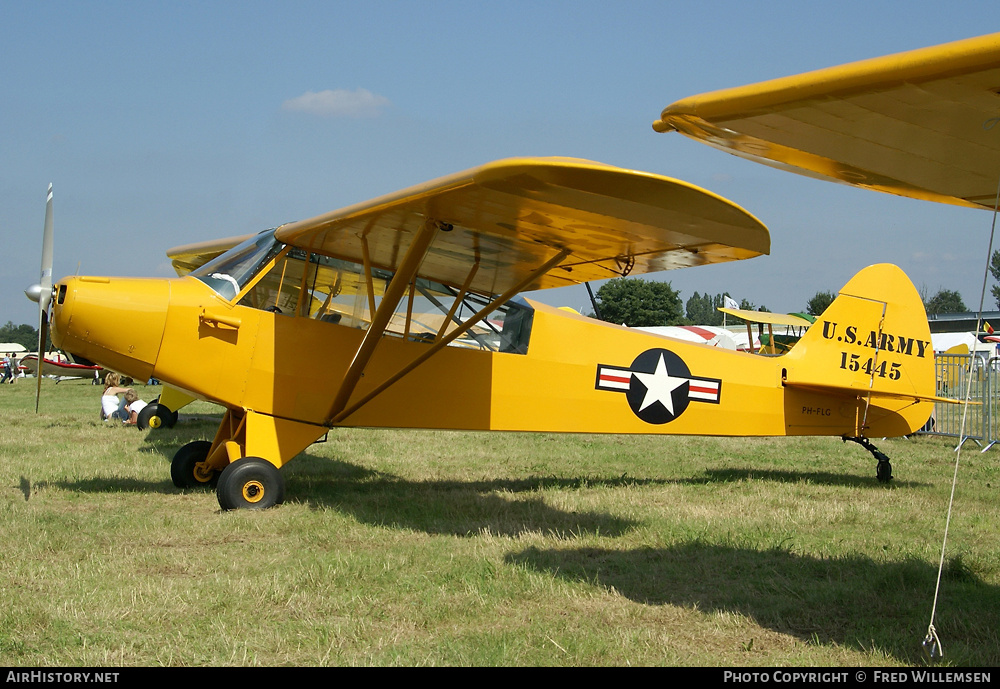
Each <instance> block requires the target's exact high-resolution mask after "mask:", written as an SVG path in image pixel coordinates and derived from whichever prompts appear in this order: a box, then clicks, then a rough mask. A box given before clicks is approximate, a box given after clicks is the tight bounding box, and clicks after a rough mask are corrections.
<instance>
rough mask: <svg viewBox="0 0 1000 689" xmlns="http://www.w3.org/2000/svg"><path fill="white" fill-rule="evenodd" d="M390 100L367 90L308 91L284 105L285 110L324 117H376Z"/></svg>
mask: <svg viewBox="0 0 1000 689" xmlns="http://www.w3.org/2000/svg"><path fill="white" fill-rule="evenodd" d="M386 105H389V99H388V98H384V97H382V96H377V95H375V94H374V93H372V92H371V91H368V90H367V89H355V90H354V91H347V90H344V89H336V90H332V91H331V90H326V91H319V92H315V91H306V92H305V93H303V94H302V95H301V96H299V97H298V98H292V99H290V100H286V101H285V102H284V103H282V105H281V107H282V109H283V110H292V111H295V112H305V113H309V114H311V115H320V116H322V117H375V116H376V115H378V114H379V111H380V110H381V108H383V107H384V106H386Z"/></svg>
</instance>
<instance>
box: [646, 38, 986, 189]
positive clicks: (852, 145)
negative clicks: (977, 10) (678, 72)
mask: <svg viewBox="0 0 1000 689" xmlns="http://www.w3.org/2000/svg"><path fill="white" fill-rule="evenodd" d="M998 122H1000V33H995V34H990V35H988V36H981V37H977V38H970V39H966V40H962V41H956V42H954V43H946V44H943V45H938V46H932V47H929V48H922V49H920V50H914V51H910V52H905V53H899V54H896V55H889V56H885V57H879V58H875V59H871V60H865V61H862V62H854V63H850V64H846V65H841V66H838V67H831V68H828V69H822V70H818V71H815V72H808V73H805V74H800V75H796V76H790V77H785V78H782V79H775V80H772V81H766V82H761V83H758V84H752V85H749V86H742V87H739V88H733V89H726V90H722V91H715V92H712V93H706V94H702V95H698V96H693V97H690V98H685V99H684V100H680V101H677V102H676V103H674V104H672V105H669V106H667V108H666V109H664V110H663V112H662V114H661V116H660V119H659V120H657V121H656V122H654V123H653V128H654V129H655V130H656V131H661V132H665V131H672V130H677V131H679V132H681V133H683V134H686V135H688V136H690V137H692V138H694V139H698V140H700V141H703V142H705V143H708V144H711V145H714V146H716V147H719V148H722V149H724V150H727V151H729V152H731V153H734V154H736V155H740V156H743V157H747V158H750V159H753V160H756V161H758V162H763V163H767V164H770V165H774V166H776V167H780V168H783V169H790V170H792V171H795V172H799V173H802V174H807V175H811V176H817V177H821V178H825V179H832V180H835V181H839V182H844V183H847V184H852V185H856V186H860V187H867V188H871V189H876V190H879V191H884V192H889V193H893V194H898V195H901V196H910V197H914V198H919V199H925V200H930V201H939V202H943V203H950V204H955V205H961V206H972V207H979V208H983V207H985V208H990V209H992V208H993V204H994V200H995V197H996V190H997V182H996V161H997V160H1000V126H998Z"/></svg>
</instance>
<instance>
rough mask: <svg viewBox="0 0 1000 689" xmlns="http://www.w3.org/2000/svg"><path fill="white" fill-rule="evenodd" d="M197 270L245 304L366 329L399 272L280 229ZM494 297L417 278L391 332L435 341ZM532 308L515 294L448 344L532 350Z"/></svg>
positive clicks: (395, 315) (390, 325)
mask: <svg viewBox="0 0 1000 689" xmlns="http://www.w3.org/2000/svg"><path fill="white" fill-rule="evenodd" d="M268 266H270V267H269V268H268ZM264 268H267V270H266V272H265V273H264V274H262V275H258V273H259V272H260V271H261V270H262V269H264ZM192 275H193V276H194V277H196V278H198V279H199V280H202V281H203V282H205V283H206V284H207V285H209V286H210V287H212V289H214V290H215V291H216V292H218V293H219V294H220V295H222V296H223V297H225V298H227V299H234V298H235V297H236V296H237V295H241V296H240V300H239V302H238V303H239V305H240V306H246V307H250V308H254V309H260V310H263V311H270V312H272V313H275V314H281V315H284V316H296V317H300V318H309V319H311V320H316V321H321V322H324V323H334V324H338V325H342V326H346V327H349V328H359V329H361V330H366V329H367V328H368V327H370V325H371V322H372V318H373V314H375V313H377V312H378V309H379V306H380V305H381V303H382V298H383V296H384V295H385V292H386V289H387V288H388V286H389V283H390V282H391V281H392V277H393V274H392V272H391V271H388V270H384V269H381V268H372V269H371V270H367V271H366V270H365V268H364V266H362V265H361V264H358V263H353V262H351V261H346V260H342V259H338V258H333V257H330V256H326V255H323V254H317V253H310V252H307V251H305V250H303V249H300V248H297V247H286V246H285V245H283V244H281V243H280V242H277V241H276V240H275V239H274V231H273V230H271V231H269V232H267V233H263V234H260V235H257V236H256V237H254V238H252V239H250V240H247V241H246V242H244V243H243V244H240V245H239V246H237V247H234V248H233V249H230V250H229V251H228V252H226V253H225V254H223V255H222V256H220V257H218V258H217V259H215V260H214V261H212V262H210V263H207V264H205V265H204V266H202V267H201V268H199V269H198V270H197V271H195V272H193V273H192ZM491 301H492V297H487V296H483V295H479V294H472V293H466V294H460V293H459V290H457V289H455V288H453V287H450V286H448V285H444V284H441V283H437V282H434V281H432V280H427V279H425V278H420V277H418V278H416V279H415V280H413V281H412V282H411V283H410V285H409V286H408V288H407V290H406V293H405V296H404V297H403V299H401V300H400V303H399V304H398V305H397V307H396V309H395V312H394V313H393V315H392V317H391V318H390V320H389V323H388V325H387V326H386V328H385V335H386V336H389V337H399V338H405V339H408V340H411V341H415V342H434V341H436V340H439V339H441V338H444V337H446V336H448V335H449V334H451V333H454V331H455V330H457V329H459V328H461V327H462V326H463V325H464V324H465V323H466V321H468V320H469V319H471V318H473V316H475V315H476V314H477V313H479V312H480V311H482V310H483V309H484V308H486V307H487V306H488V305H489V303H490V302H491ZM533 314H534V311H533V310H532V309H531V307H530V306H528V304H527V303H526V302H525V301H524V300H523V299H514V300H511V301H509V302H507V303H505V304H502V305H501V306H500V307H498V308H496V309H495V310H494V311H493V312H492V313H490V314H488V315H487V316H486V318H483V319H482V320H480V321H479V322H477V323H475V324H474V325H473V326H472V327H471V328H468V329H467V330H466V331H465V332H463V333H462V334H461V335H459V336H458V337H457V338H455V339H454V340H453V341H452V342H450V343H449V344H450V346H454V347H465V348H469V349H483V350H489V351H494V352H505V353H516V354H525V353H527V351H528V340H529V338H530V335H531V324H532V317H533Z"/></svg>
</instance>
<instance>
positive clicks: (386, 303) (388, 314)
mask: <svg viewBox="0 0 1000 689" xmlns="http://www.w3.org/2000/svg"><path fill="white" fill-rule="evenodd" d="M438 227H439V225H438V223H437V222H436V221H433V220H430V219H428V220H426V221H425V222H424V224H423V226H422V227H421V228H420V230H419V231H418V232H417V235H416V236H415V237H414V238H413V241H412V242H411V243H410V246H409V248H408V249H407V250H406V255H405V256H404V257H403V261H402V262H401V263H400V264H399V268H397V269H396V274H395V275H393V276H392V281H391V282H390V283H389V286H388V287H387V288H386V290H385V294H384V295H383V296H382V303H380V304H379V305H378V310H377V311H373V312H372V313H374V316H373V317H372V322H371V324H370V325H369V326H368V330H367V331H365V336H364V338H363V339H362V340H361V344H360V345H358V351H357V352H355V353H354V359H353V360H352V361H351V365H350V366H349V367H348V368H347V372H346V373H345V374H344V379H343V381H341V383H340V389H339V390H338V391H337V396H336V398H334V400H333V404H332V405H331V407H330V411H329V412H327V415H326V417H327V418H328V419H329V418H331V417H334V416H336V415H337V414H338V413H340V411H341V410H343V408H344V407H345V406H346V405H347V400H349V399H350V398H351V394H352V393H353V392H354V388H355V387H357V385H358V381H360V380H361V374H362V373H364V370H365V367H366V366H367V365H368V362H369V361H370V360H371V358H372V354H374V353H375V347H377V346H378V343H379V340H380V339H381V338H382V334H383V333H384V332H385V328H386V326H387V325H389V321H390V319H391V318H392V316H393V314H394V313H395V312H396V307H397V306H399V301H400V300H401V299H402V298H403V294H404V293H405V292H406V290H407V288H408V287H409V285H410V282H411V281H412V280H413V278H414V277H415V276H416V274H417V270H418V269H419V268H420V264H421V263H422V262H423V260H424V256H425V255H426V254H427V250H428V249H429V248H430V246H431V241H432V240H433V239H434V233H435V232H436V231H437V229H438ZM367 257H368V256H367V251H366V252H365V258H366V259H367ZM365 272H366V273H368V275H369V276H370V275H371V269H370V266H369V265H368V264H367V260H366V265H365ZM371 294H372V290H371V288H369V295H371Z"/></svg>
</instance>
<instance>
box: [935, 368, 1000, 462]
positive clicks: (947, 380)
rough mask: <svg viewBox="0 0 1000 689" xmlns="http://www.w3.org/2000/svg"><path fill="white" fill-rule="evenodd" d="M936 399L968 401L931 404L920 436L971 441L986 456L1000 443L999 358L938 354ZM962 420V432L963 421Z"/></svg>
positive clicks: (962, 441)
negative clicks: (932, 409) (989, 450)
mask: <svg viewBox="0 0 1000 689" xmlns="http://www.w3.org/2000/svg"><path fill="white" fill-rule="evenodd" d="M934 372H935V376H936V378H937V392H936V394H937V396H938V397H947V398H949V399H954V400H964V399H965V394H966V390H968V391H969V393H970V396H969V401H970V402H973V403H974V404H971V405H969V406H968V407H966V406H965V405H961V404H946V403H942V402H937V403H935V404H934V412H933V414H932V415H931V418H930V419H929V420H928V422H927V425H926V426H924V427H923V428H922V429H921V430H920V431H919V433H926V434H932V435H944V436H952V437H955V438H959V437H960V436H961V438H960V443H959V444H961V443H964V442H966V441H968V440H972V441H974V442H975V443H976V444H977V445H979V446H980V447H981V448H983V451H984V452H985V451H986V450H988V449H989V448H990V447H992V446H993V444H994V443H995V442H997V440H1000V418H998V412H1000V358H998V357H991V358H986V357H983V356H978V355H974V354H939V355H937V356H935V357H934ZM963 415H964V416H965V429H964V431H963V429H962V417H963Z"/></svg>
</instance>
